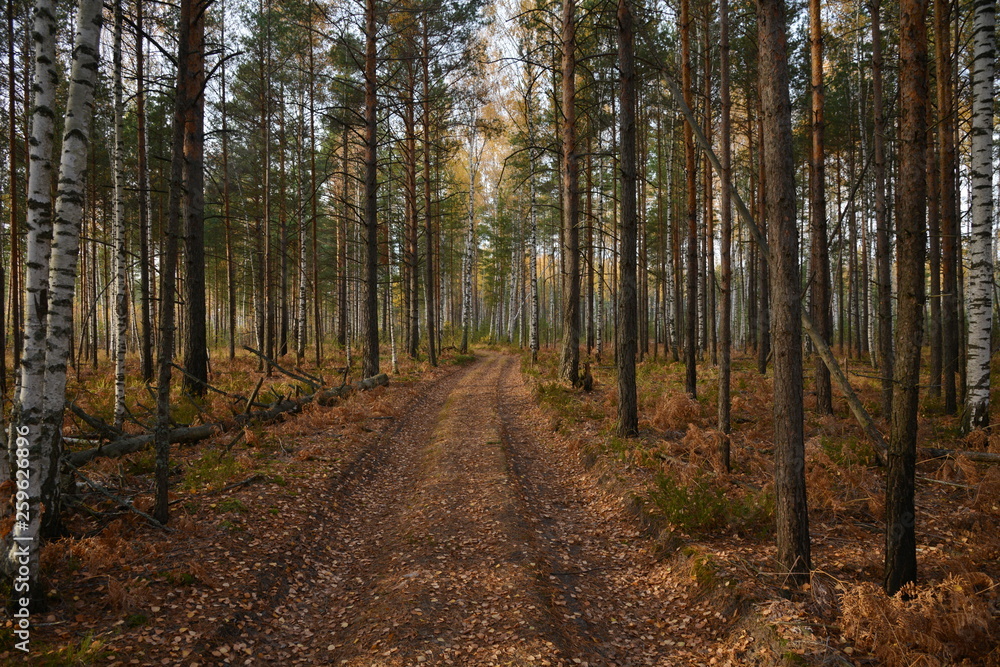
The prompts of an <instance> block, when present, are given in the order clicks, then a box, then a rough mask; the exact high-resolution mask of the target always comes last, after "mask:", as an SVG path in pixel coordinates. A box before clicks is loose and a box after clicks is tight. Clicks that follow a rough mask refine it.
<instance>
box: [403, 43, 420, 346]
mask: <svg viewBox="0 0 1000 667" xmlns="http://www.w3.org/2000/svg"><path fill="white" fill-rule="evenodd" d="M407 48H408V50H409V52H410V53H411V54H414V53H415V51H416V49H415V48H413V47H412V40H410V39H409V37H408V38H407ZM405 67H406V80H405V83H404V86H405V90H404V92H403V129H404V133H405V141H404V150H403V170H404V175H405V179H404V186H405V187H404V189H403V196H404V201H405V224H406V244H405V248H406V253H405V255H404V259H405V262H406V267H407V269H408V271H407V274H406V277H407V279H408V284H407V286H406V291H407V292H408V293H409V295H410V298H409V303H408V304H407V305H408V306H409V309H408V311H407V312H406V313H405V316H406V318H407V321H408V325H407V327H406V331H407V333H408V334H409V336H408V337H407V340H406V353H407V354H408V355H409V356H410V358H416V356H417V350H418V349H419V347H420V296H419V294H420V280H419V278H420V262H419V255H418V252H419V251H418V248H417V236H418V227H417V129H416V127H417V125H416V109H415V107H416V102H415V101H414V97H415V95H416V89H417V74H416V70H415V69H414V63H413V57H409V58H407V61H406V65H405Z"/></svg>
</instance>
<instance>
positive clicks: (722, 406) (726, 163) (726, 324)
mask: <svg viewBox="0 0 1000 667" xmlns="http://www.w3.org/2000/svg"><path fill="white" fill-rule="evenodd" d="M719 33H720V34H719V43H720V50H719V57H720V63H719V77H720V80H719V89H720V90H719V94H720V97H721V98H722V99H721V102H722V124H721V127H720V130H721V133H722V136H721V137H720V141H721V143H722V147H721V148H722V184H721V188H720V189H721V192H720V193H719V196H720V205H721V207H722V211H721V219H720V224H721V226H722V230H721V231H722V238H721V244H720V247H719V262H720V274H721V275H720V283H719V287H720V288H721V289H720V296H721V297H722V300H721V302H720V303H719V348H720V350H719V355H720V357H719V414H718V417H719V419H718V428H719V431H720V432H721V433H722V439H721V443H720V450H719V454H720V458H721V459H722V464H723V465H724V466H725V468H726V470H727V471H728V470H729V469H730V464H729V431H730V428H731V423H730V408H731V403H730V378H731V374H732V324H731V320H730V318H731V313H732V307H733V305H732V304H733V295H732V266H731V258H730V255H731V250H732V243H733V240H732V239H733V219H732V205H731V202H730V192H729V191H730V188H731V183H732V146H731V145H730V141H731V138H730V133H731V128H730V111H731V109H732V101H731V99H730V95H729V0H719Z"/></svg>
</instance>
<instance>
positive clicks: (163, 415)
mask: <svg viewBox="0 0 1000 667" xmlns="http://www.w3.org/2000/svg"><path fill="white" fill-rule="evenodd" d="M195 2H198V0H182V5H181V21H180V26H179V32H180V34H179V35H178V41H177V93H176V99H175V101H174V127H173V143H172V156H171V161H170V192H169V196H168V200H167V228H166V230H165V236H166V239H165V243H164V248H163V257H162V259H161V266H160V317H159V320H160V322H159V324H160V348H159V354H158V355H157V361H156V365H157V380H156V427H155V430H154V433H153V442H154V448H155V450H156V473H155V475H156V501H155V505H154V507H153V517H154V518H156V520H157V521H159V522H160V523H162V524H166V523H167V521H168V520H169V519H170V501H169V496H168V488H169V484H168V482H169V477H170V376H171V371H172V366H173V348H174V334H175V327H174V317H175V314H176V300H177V289H176V284H177V253H178V246H179V245H180V242H179V239H178V236H179V234H180V230H181V216H182V211H181V199H182V197H183V192H182V191H183V188H184V162H185V158H184V152H185V137H186V134H187V130H186V125H187V119H188V107H189V106H190V105H191V104H194V103H195V101H194V100H191V99H188V97H187V96H188V94H189V92H190V91H191V88H190V87H189V86H188V85H187V82H188V79H189V77H190V72H188V71H187V68H188V66H189V64H191V62H192V61H191V59H190V58H189V57H188V56H189V53H188V49H189V48H190V47H191V45H192V40H191V37H190V33H191V29H192V27H193V21H192V20H191V19H192V18H193V17H192V15H191V12H192V10H193V8H192V6H191V5H192V4H193V3H195Z"/></svg>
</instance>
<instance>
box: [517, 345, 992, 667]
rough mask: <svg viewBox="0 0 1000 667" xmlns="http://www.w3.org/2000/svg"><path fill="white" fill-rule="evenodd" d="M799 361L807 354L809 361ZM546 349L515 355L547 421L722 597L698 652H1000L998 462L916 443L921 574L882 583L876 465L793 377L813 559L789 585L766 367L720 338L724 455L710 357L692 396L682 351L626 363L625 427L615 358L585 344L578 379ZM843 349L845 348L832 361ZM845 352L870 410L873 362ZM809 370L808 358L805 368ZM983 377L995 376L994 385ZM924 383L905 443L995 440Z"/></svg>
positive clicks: (916, 656) (939, 658)
mask: <svg viewBox="0 0 1000 667" xmlns="http://www.w3.org/2000/svg"><path fill="white" fill-rule="evenodd" d="M807 363H808V362H807ZM557 364H558V356H557V354H556V353H555V352H551V351H542V352H541V353H540V354H539V358H538V362H537V363H535V364H532V363H531V360H530V356H528V355H527V354H524V355H522V370H523V371H524V372H525V374H527V375H528V376H529V377H532V378H533V380H534V383H535V392H536V396H537V398H538V400H539V402H540V403H541V404H542V406H543V407H544V408H545V410H546V411H547V413H548V414H549V415H550V422H551V424H550V426H551V428H552V429H554V430H555V431H558V432H561V433H562V434H563V435H564V436H566V437H567V438H568V440H569V441H570V442H571V443H573V444H574V446H575V447H576V448H577V449H578V452H579V455H580V457H581V459H582V460H583V462H584V463H585V464H586V465H588V466H589V467H590V468H591V471H592V473H593V474H596V475H598V476H599V477H600V478H601V480H602V481H603V482H604V483H605V484H606V485H607V486H608V487H609V488H610V489H612V490H613V491H614V492H615V493H617V494H619V495H620V496H621V498H622V501H623V502H624V503H626V504H627V505H628V506H629V508H630V509H631V510H632V511H634V512H635V514H636V516H637V517H638V518H639V520H640V521H642V522H643V523H644V525H645V526H646V528H647V532H648V535H649V537H650V538H651V539H653V540H655V541H656V544H657V548H658V549H659V551H660V554H661V557H662V558H664V559H674V560H675V561H676V563H677V566H678V567H684V568H689V569H690V576H691V578H692V581H694V582H695V583H696V584H697V585H698V586H699V587H701V589H702V590H703V594H705V595H717V596H719V597H720V604H722V605H725V606H726V607H728V608H730V609H735V610H736V611H735V612H734V613H733V616H732V618H731V619H730V620H731V623H732V624H733V626H734V627H733V630H732V631H731V632H730V633H729V639H728V640H727V642H726V643H725V644H724V645H720V646H718V647H717V655H716V656H713V657H711V658H710V659H709V664H726V663H728V664H739V665H746V664H765V665H781V664H787V665H791V664H845V660H848V661H849V663H847V664H883V665H889V666H892V667H895V666H900V667H901V666H904V665H905V666H912V665H928V666H930V665H960V664H964V665H997V664H1000V650H998V648H997V645H998V637H1000V589H998V584H1000V561H998V556H1000V469H998V468H997V467H996V466H995V465H988V464H980V463H975V462H972V461H970V460H968V459H967V458H964V457H962V456H959V457H957V458H954V459H950V458H934V457H931V456H929V455H927V454H919V455H918V465H917V490H916V493H917V495H916V507H917V517H916V531H917V552H918V564H919V582H918V584H917V585H916V586H911V587H908V588H907V589H905V590H904V591H901V592H900V594H898V595H897V596H895V597H893V598H889V597H887V596H886V595H885V593H884V592H883V590H882V573H883V560H882V559H883V551H884V549H883V545H884V540H885V538H884V531H885V523H884V521H885V498H884V496H885V486H884V472H883V469H882V468H880V467H879V466H878V465H877V461H876V457H875V452H874V451H873V446H872V444H871V443H869V442H868V441H867V440H866V439H865V435H864V433H863V431H862V430H861V428H860V427H859V426H858V424H857V423H856V422H855V421H854V419H853V417H852V416H851V414H850V412H849V410H848V407H847V404H846V402H845V401H844V400H843V398H842V397H841V396H840V395H839V394H838V393H835V395H834V396H835V401H834V414H833V415H829V416H820V415H817V414H816V412H815V410H813V409H812V408H813V407H814V405H813V403H814V400H815V395H814V394H812V393H810V389H811V388H810V386H809V383H808V380H807V385H806V392H807V393H806V421H805V435H806V461H805V465H806V480H807V489H808V501H809V514H810V516H809V518H810V532H811V537H812V562H813V568H814V570H813V572H812V575H811V577H810V581H809V582H808V583H807V584H804V585H803V586H801V587H792V586H788V585H786V582H785V578H784V576H783V575H782V573H781V572H778V571H776V569H777V567H776V564H775V546H774V539H773V531H774V529H773V521H774V519H773V511H774V495H773V484H772V480H773V465H774V464H773V458H772V456H773V452H772V443H771V442H770V438H771V435H772V432H773V404H772V386H771V378H770V376H765V375H761V374H759V373H758V372H757V369H756V359H755V358H750V357H747V356H745V355H740V354H734V359H733V380H732V382H733V384H732V386H733V390H732V392H733V393H732V396H733V398H732V423H733V428H732V434H731V436H730V438H731V441H730V444H731V460H732V466H731V467H732V469H731V472H727V471H726V470H725V468H724V465H723V463H722V459H721V456H720V453H719V452H720V447H719V445H720V442H721V439H722V434H721V433H720V432H719V431H718V430H716V429H715V428H714V427H715V425H716V410H717V394H716V387H717V381H716V376H715V374H716V373H717V369H716V368H714V367H712V366H711V365H709V364H707V363H702V364H701V365H700V366H699V384H698V388H699V396H698V399H697V400H694V399H692V398H690V397H689V396H688V395H687V394H686V393H685V391H684V370H685V369H684V365H683V363H682V362H677V361H670V360H666V361H665V360H664V359H663V358H662V357H661V358H659V359H653V358H651V357H649V356H647V358H646V360H645V361H643V362H641V363H639V365H638V371H637V375H638V396H639V426H640V435H639V437H638V438H634V439H622V438H619V437H617V436H616V435H614V420H615V416H616V400H617V397H616V383H615V378H616V369H615V367H614V365H613V359H611V360H608V359H605V360H603V362H601V361H593V362H592V363H591V365H590V369H591V372H592V374H593V377H594V389H593V390H592V391H591V392H584V391H582V390H576V389H570V388H568V387H567V386H566V385H565V384H562V383H560V382H558V380H557ZM845 365H848V364H845ZM848 370H849V371H850V372H851V380H852V384H853V385H854V387H855V389H856V391H857V392H858V393H859V395H860V398H861V400H862V401H863V403H864V405H865V406H866V408H867V410H868V411H869V412H870V413H871V414H873V415H874V416H875V417H876V420H877V422H878V424H879V427H880V428H881V430H882V431H883V433H887V432H888V427H887V425H886V424H885V423H884V421H882V420H881V419H880V418H879V416H878V399H879V396H878V382H877V380H875V379H872V378H873V377H875V376H876V371H874V370H873V369H872V368H871V367H868V366H865V365H861V364H860V363H858V362H856V361H852V362H850V364H849V365H848ZM807 372H808V368H807ZM995 399H996V391H994V400H995ZM941 407H942V406H941V403H940V400H935V399H929V398H928V397H926V396H921V405H920V417H919V419H920V440H919V447H940V448H948V449H958V450H966V451H969V450H972V451H990V452H1000V435H987V434H986V433H985V432H984V431H974V432H972V433H971V434H969V435H968V436H965V437H961V436H960V434H959V418H958V417H955V416H948V415H945V414H943V411H942V410H941Z"/></svg>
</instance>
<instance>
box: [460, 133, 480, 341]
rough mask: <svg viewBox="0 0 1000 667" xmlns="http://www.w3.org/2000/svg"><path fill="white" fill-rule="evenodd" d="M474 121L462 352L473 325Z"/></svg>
mask: <svg viewBox="0 0 1000 667" xmlns="http://www.w3.org/2000/svg"><path fill="white" fill-rule="evenodd" d="M477 120H478V119H476V118H474V119H473V121H472V134H471V136H470V138H469V226H468V228H467V229H466V231H465V253H464V255H463V256H462V345H461V346H460V348H459V350H460V351H461V352H462V354H465V353H466V352H468V351H469V328H470V327H471V325H472V259H473V258H472V253H473V250H474V249H475V248H474V245H475V235H476V233H475V232H476V167H477V162H478V161H477V159H476V122H477Z"/></svg>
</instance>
